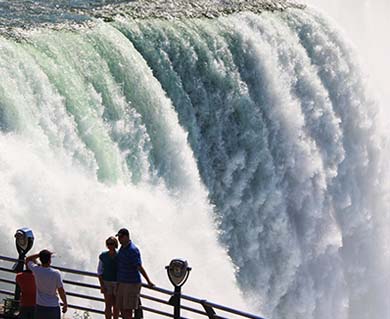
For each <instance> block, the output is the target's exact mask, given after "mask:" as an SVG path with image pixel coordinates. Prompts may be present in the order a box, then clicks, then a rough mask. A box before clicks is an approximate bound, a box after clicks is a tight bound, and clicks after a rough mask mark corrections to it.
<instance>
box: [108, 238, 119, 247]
mask: <svg viewBox="0 0 390 319" xmlns="http://www.w3.org/2000/svg"><path fill="white" fill-rule="evenodd" d="M109 243H114V245H115V248H118V240H117V239H116V238H115V237H114V236H110V237H108V238H107V239H106V246H107V245H108V244H109Z"/></svg>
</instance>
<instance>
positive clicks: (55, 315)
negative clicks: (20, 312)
mask: <svg viewBox="0 0 390 319" xmlns="http://www.w3.org/2000/svg"><path fill="white" fill-rule="evenodd" d="M35 319H61V310H60V307H45V306H40V305H37V306H36V308H35Z"/></svg>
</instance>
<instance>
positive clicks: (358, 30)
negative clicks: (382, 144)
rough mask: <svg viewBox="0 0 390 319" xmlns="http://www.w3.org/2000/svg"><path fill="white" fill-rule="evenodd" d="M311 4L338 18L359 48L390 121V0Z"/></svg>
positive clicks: (320, 0)
mask: <svg viewBox="0 0 390 319" xmlns="http://www.w3.org/2000/svg"><path fill="white" fill-rule="evenodd" d="M305 2H306V3H307V4H308V5H309V6H312V7H315V8H317V9H318V10H320V11H322V12H324V13H325V14H326V15H328V16H329V17H330V18H332V19H333V20H334V23H336V24H337V25H338V26H339V27H340V28H341V29H342V30H343V31H344V33H345V35H346V37H347V38H348V39H349V40H350V41H351V42H352V45H353V46H354V47H355V48H356V51H357V52H358V55H359V58H360V60H361V61H360V62H361V65H362V68H363V70H364V71H365V73H366V74H367V79H368V82H369V85H370V86H371V87H372V89H373V92H374V94H375V95H376V97H377V99H378V100H379V103H380V105H381V110H382V111H383V113H384V117H385V118H384V119H385V122H386V123H387V124H388V123H389V122H390V110H389V101H390V90H388V89H387V86H388V84H387V76H388V74H389V73H390V60H389V58H388V57H389V56H390V37H389V34H388V32H389V30H390V1H388V0H358V1H356V0H343V1H340V0H306V1H305Z"/></svg>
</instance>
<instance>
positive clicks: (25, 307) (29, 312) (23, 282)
mask: <svg viewBox="0 0 390 319" xmlns="http://www.w3.org/2000/svg"><path fill="white" fill-rule="evenodd" d="M16 284H17V285H18V286H19V287H20V291H21V294H20V314H19V318H20V319H34V318H35V298H36V286H35V278H34V274H33V273H32V272H31V270H29V269H27V270H25V271H23V272H20V273H18V274H17V275H16Z"/></svg>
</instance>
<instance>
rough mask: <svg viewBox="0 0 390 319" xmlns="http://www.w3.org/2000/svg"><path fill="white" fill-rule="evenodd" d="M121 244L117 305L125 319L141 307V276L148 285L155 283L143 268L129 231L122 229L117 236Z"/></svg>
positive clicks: (151, 285)
mask: <svg viewBox="0 0 390 319" xmlns="http://www.w3.org/2000/svg"><path fill="white" fill-rule="evenodd" d="M116 236H117V237H118V240H119V242H120V244H121V248H120V249H119V252H118V257H117V258H118V271H117V281H118V291H117V305H118V308H119V309H120V312H121V315H122V317H123V318H124V319H131V318H132V317H133V310H135V309H137V308H138V306H139V300H140V292H141V274H142V276H143V277H144V278H145V279H146V281H147V283H148V285H149V286H150V287H153V286H154V284H153V282H152V281H151V280H150V279H149V276H148V274H147V273H146V271H145V269H144V268H143V267H142V262H141V254H140V252H139V249H138V248H137V247H136V246H135V245H134V243H133V242H132V241H131V240H130V234H129V231H128V230H127V229H126V228H122V229H120V230H119V231H118V233H117V234H116Z"/></svg>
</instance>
